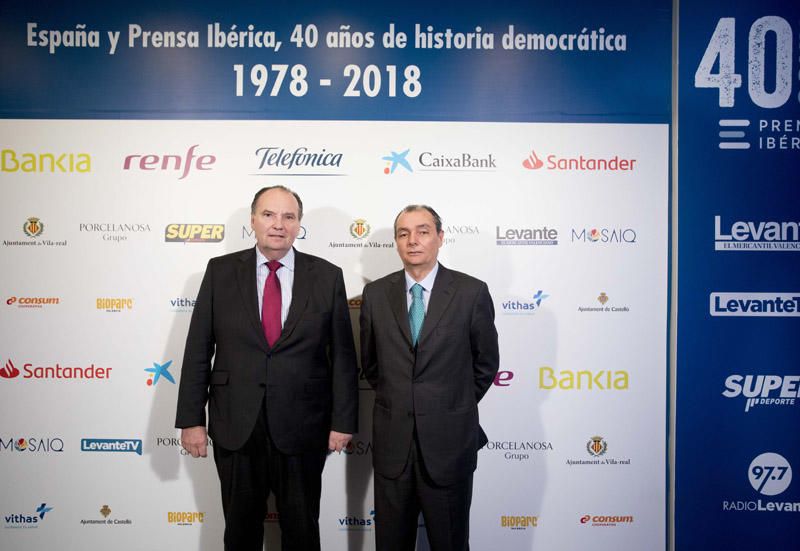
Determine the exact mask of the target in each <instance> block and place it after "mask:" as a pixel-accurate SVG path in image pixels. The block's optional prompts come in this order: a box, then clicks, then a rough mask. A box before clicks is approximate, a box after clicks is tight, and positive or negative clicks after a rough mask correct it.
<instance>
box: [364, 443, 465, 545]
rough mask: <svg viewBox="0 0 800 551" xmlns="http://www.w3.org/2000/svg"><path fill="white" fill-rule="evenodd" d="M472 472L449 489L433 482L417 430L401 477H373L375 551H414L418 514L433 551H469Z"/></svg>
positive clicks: (378, 475)
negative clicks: (420, 515) (420, 449)
mask: <svg viewBox="0 0 800 551" xmlns="http://www.w3.org/2000/svg"><path fill="white" fill-rule="evenodd" d="M471 503H472V473H470V475H469V476H468V477H467V478H465V479H464V480H461V481H459V482H457V483H455V484H453V485H450V486H439V485H438V484H436V483H435V482H433V480H431V477H430V475H429V474H428V471H427V470H426V469H425V462H424V461H423V459H422V454H421V453H420V451H419V442H418V440H417V435H416V430H415V431H414V438H412V439H411V449H410V450H409V454H408V460H407V461H406V466H405V469H404V470H403V472H402V473H401V474H400V476H399V477H398V478H394V479H392V478H387V477H385V476H382V475H380V474H379V473H377V472H376V473H375V542H376V548H377V551H414V549H415V547H416V540H417V519H418V517H419V513H420V511H422V517H423V518H424V520H425V530H426V531H427V534H428V542H429V543H430V546H431V551H469V508H470V505H471Z"/></svg>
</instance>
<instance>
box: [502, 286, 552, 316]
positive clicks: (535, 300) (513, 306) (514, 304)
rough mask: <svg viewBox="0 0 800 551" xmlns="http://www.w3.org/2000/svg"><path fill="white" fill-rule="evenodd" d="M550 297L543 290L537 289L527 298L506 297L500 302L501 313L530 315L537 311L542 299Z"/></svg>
mask: <svg viewBox="0 0 800 551" xmlns="http://www.w3.org/2000/svg"><path fill="white" fill-rule="evenodd" d="M547 298H550V295H546V294H545V293H544V291H542V290H541V289H539V290H538V291H536V292H535V293H533V294H532V295H531V297H530V298H528V299H515V298H511V299H507V300H504V301H503V302H501V303H500V305H501V308H502V313H503V314H509V315H517V316H519V315H532V314H535V313H536V312H538V311H539V308H540V307H541V305H542V301H543V300H545V299H547Z"/></svg>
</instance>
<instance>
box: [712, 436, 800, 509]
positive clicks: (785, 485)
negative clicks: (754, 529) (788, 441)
mask: <svg viewBox="0 0 800 551" xmlns="http://www.w3.org/2000/svg"><path fill="white" fill-rule="evenodd" d="M743 478H744V473H742V479H743ZM747 479H748V481H749V482H750V486H751V487H752V489H753V491H754V492H756V493H757V494H758V495H759V496H763V497H759V498H758V499H755V500H754V499H752V497H749V498H743V499H741V500H731V501H728V500H723V502H722V510H723V511H726V512H738V513H747V512H755V513H758V514H763V513H777V514H787V513H788V514H792V513H794V514H797V513H800V501H791V500H779V499H767V498H774V497H775V496H779V495H781V494H783V493H784V492H785V491H786V490H788V489H789V486H790V485H791V483H792V466H791V465H790V464H789V462H788V461H787V460H786V458H785V457H784V456H782V455H781V454H779V453H776V452H764V453H761V454H759V455H758V456H756V457H755V458H754V459H753V460H752V461H751V462H750V465H749V466H748V467H747ZM751 495H752V494H751ZM795 518H798V517H795Z"/></svg>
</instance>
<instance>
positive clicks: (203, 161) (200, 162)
mask: <svg viewBox="0 0 800 551" xmlns="http://www.w3.org/2000/svg"><path fill="white" fill-rule="evenodd" d="M198 147H200V144H195V145H192V146H190V147H189V148H188V149H187V150H186V153H180V154H175V153H168V154H158V153H144V154H142V153H137V154H133V155H127V156H126V157H125V160H124V161H123V162H122V170H142V171H145V172H152V171H171V172H174V173H175V174H176V175H177V174H180V176H179V177H178V180H183V179H184V178H186V176H188V175H189V172H190V171H191V170H192V169H194V170H202V171H208V170H212V169H213V167H214V164H215V163H216V162H217V157H216V155H197V154H196V153H197V148H198Z"/></svg>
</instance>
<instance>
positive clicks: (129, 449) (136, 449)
mask: <svg viewBox="0 0 800 551" xmlns="http://www.w3.org/2000/svg"><path fill="white" fill-rule="evenodd" d="M81 451H82V452H114V453H135V454H136V455H142V441H141V440H138V439H135V438H81Z"/></svg>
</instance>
